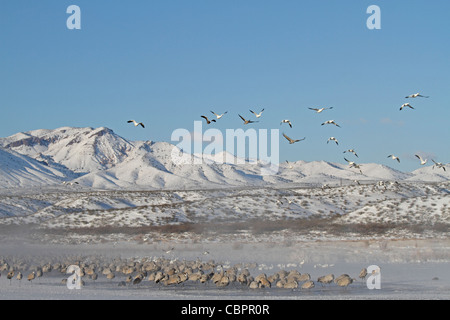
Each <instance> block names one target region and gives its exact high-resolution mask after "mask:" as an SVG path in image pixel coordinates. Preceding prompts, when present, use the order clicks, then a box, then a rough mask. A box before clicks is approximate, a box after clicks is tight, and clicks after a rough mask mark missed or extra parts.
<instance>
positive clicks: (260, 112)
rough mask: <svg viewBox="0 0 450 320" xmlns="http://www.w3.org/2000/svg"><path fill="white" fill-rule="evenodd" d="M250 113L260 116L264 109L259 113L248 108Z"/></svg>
mask: <svg viewBox="0 0 450 320" xmlns="http://www.w3.org/2000/svg"><path fill="white" fill-rule="evenodd" d="M250 112H251V113H253V114H254V115H255V117H257V118H260V117H261V116H262V113H263V112H264V109H262V110H261V112H260V113H256V112H255V111H252V110H250Z"/></svg>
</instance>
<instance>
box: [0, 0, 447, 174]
mask: <svg viewBox="0 0 450 320" xmlns="http://www.w3.org/2000/svg"><path fill="white" fill-rule="evenodd" d="M69 5H77V6H79V7H80V9H81V30H69V29H68V28H67V26H66V20H67V19H68V18H69V17H70V14H68V13H66V9H67V7H68V6H69ZM370 5H377V6H379V7H380V9H381V29H380V30H369V29H368V28H367V26H366V21H367V19H368V18H369V17H370V14H368V13H366V10H367V8H368V7H369V6H370ZM449 15H450V1H448V0H433V1H424V0H420V1H419V0H408V1H406V0H395V1H379V0H371V1H364V0H347V1H335V0H322V1H300V0H282V1H271V0H270V1H269V0H264V1H261V0H239V1H237V0H228V1H213V0H170V1H162V0H161V1H160V0H153V1H137V0H135V1H114V0H113V1H111V0H108V1H106V0H96V1H92V0H91V1H87V0H71V1H65V0H58V1H56V0H40V1H31V0H27V1H25V0H2V2H1V4H0V46H1V50H0V88H1V89H0V108H1V117H0V137H6V136H9V135H12V134H14V133H17V132H20V131H30V130H34V129H41V128H45V129H55V128H59V127H63V126H73V127H108V128H111V129H112V130H114V131H115V132H116V133H117V134H119V135H121V136H122V137H124V138H126V139H129V140H153V141H167V142H171V134H172V132H173V131H174V130H175V129H177V128H185V129H187V130H190V131H191V130H193V127H194V121H196V120H202V119H201V118H200V115H202V114H204V115H208V116H212V114H211V113H210V110H213V111H216V112H218V113H222V112H224V111H228V114H227V115H225V116H224V117H223V118H222V119H220V120H219V121H218V122H217V123H214V124H212V125H210V126H208V127H207V126H206V124H204V125H203V127H204V129H206V128H211V127H215V128H218V129H220V130H222V131H223V132H224V133H225V129H227V128H229V129H237V128H244V129H247V128H249V127H250V126H251V127H253V128H256V129H263V128H267V129H271V128H274V129H280V130H281V131H280V135H281V133H282V132H285V133H286V134H287V135H288V136H290V137H292V138H303V137H306V140H305V141H302V142H299V143H296V144H294V145H289V144H288V143H287V141H286V140H284V138H283V137H281V138H280V160H281V161H284V160H289V161H296V160H305V161H313V160H326V161H332V162H339V163H345V161H344V159H343V157H344V155H346V154H343V151H344V150H346V149H348V148H354V149H355V150H356V151H357V153H358V155H359V159H356V158H352V160H353V159H355V160H357V162H360V163H365V162H366V163H367V162H375V163H381V164H386V165H389V166H390V167H392V168H395V169H399V170H401V171H411V170H414V169H417V168H419V167H420V164H419V162H418V160H417V159H416V158H414V154H415V153H420V154H422V155H424V156H427V157H428V158H430V157H433V158H434V159H435V160H437V161H441V162H444V163H448V162H450V143H449V141H450V139H449V138H450V126H449V119H450V41H449V38H450V37H449V35H450V18H449ZM416 92H420V93H422V94H424V95H428V96H430V98H428V99H423V98H417V99H405V96H407V95H409V94H413V93H416ZM408 100H410V101H408ZM405 102H410V103H411V105H412V106H413V107H414V108H415V109H414V110H411V109H404V110H402V111H400V110H399V108H400V106H401V105H402V104H403V103H405ZM319 106H320V107H331V106H332V107H333V109H332V110H327V111H325V112H323V113H321V114H316V113H314V112H313V111H311V110H309V109H308V108H309V107H319ZM262 108H264V109H265V111H264V113H263V115H262V117H261V118H260V119H259V120H260V122H259V123H256V124H251V125H248V126H243V122H242V121H241V120H240V119H239V117H238V114H241V115H243V116H245V117H248V118H253V119H255V118H254V116H253V115H252V114H251V113H250V112H249V109H252V110H254V111H257V112H259V111H260V110H261V109H262ZM129 119H136V120H138V121H143V122H144V123H145V125H146V128H145V129H142V128H140V127H139V128H135V127H133V126H131V125H129V124H128V123H126V121H127V120H129ZM282 119H289V120H291V121H292V124H293V128H292V129H291V128H289V127H288V126H286V125H283V126H280V121H281V120H282ZM330 119H333V120H336V122H337V123H338V124H340V125H341V128H337V127H335V126H332V125H331V126H321V123H322V122H324V121H326V120H330ZM255 120H256V119H255ZM330 136H335V137H336V138H337V139H338V140H339V146H337V145H335V144H332V143H330V144H327V143H326V141H327V139H328V138H329V137H330ZM173 143H174V144H176V143H175V142H173ZM390 154H395V155H397V156H399V157H400V158H401V163H400V164H399V163H397V162H396V161H394V160H392V159H388V158H387V156H388V155H390ZM347 157H351V155H347Z"/></svg>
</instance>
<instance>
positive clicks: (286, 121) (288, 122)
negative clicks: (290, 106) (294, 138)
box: [280, 119, 292, 128]
mask: <svg viewBox="0 0 450 320" xmlns="http://www.w3.org/2000/svg"><path fill="white" fill-rule="evenodd" d="M283 123H287V124H288V125H289V127H291V128H292V123H291V121H290V120H287V119H285V120H281V122H280V126H281V125H282V124H283Z"/></svg>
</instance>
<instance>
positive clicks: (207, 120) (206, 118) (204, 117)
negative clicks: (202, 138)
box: [201, 116, 216, 124]
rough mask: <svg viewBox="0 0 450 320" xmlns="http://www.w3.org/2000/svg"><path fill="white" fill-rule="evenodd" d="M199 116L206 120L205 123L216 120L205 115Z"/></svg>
mask: <svg viewBox="0 0 450 320" xmlns="http://www.w3.org/2000/svg"><path fill="white" fill-rule="evenodd" d="M201 117H202V118H203V119H205V120H206V124H210V123H211V122H216V120H215V119H212V120H209V119H208V117H206V116H201Z"/></svg>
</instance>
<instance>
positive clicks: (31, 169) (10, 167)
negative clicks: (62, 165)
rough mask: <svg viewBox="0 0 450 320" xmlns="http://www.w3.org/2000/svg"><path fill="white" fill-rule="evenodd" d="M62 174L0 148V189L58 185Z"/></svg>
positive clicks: (63, 175) (44, 164)
mask: <svg viewBox="0 0 450 320" xmlns="http://www.w3.org/2000/svg"><path fill="white" fill-rule="evenodd" d="M65 178H66V175H65V173H64V172H61V171H59V170H58V169H56V168H51V167H49V166H47V164H46V163H45V162H40V161H38V160H35V159H32V158H30V157H28V156H25V155H22V154H19V153H17V152H14V151H11V150H4V149H2V148H0V188H17V187H34V186H40V185H54V184H59V183H61V182H62V181H63V180H65Z"/></svg>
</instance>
